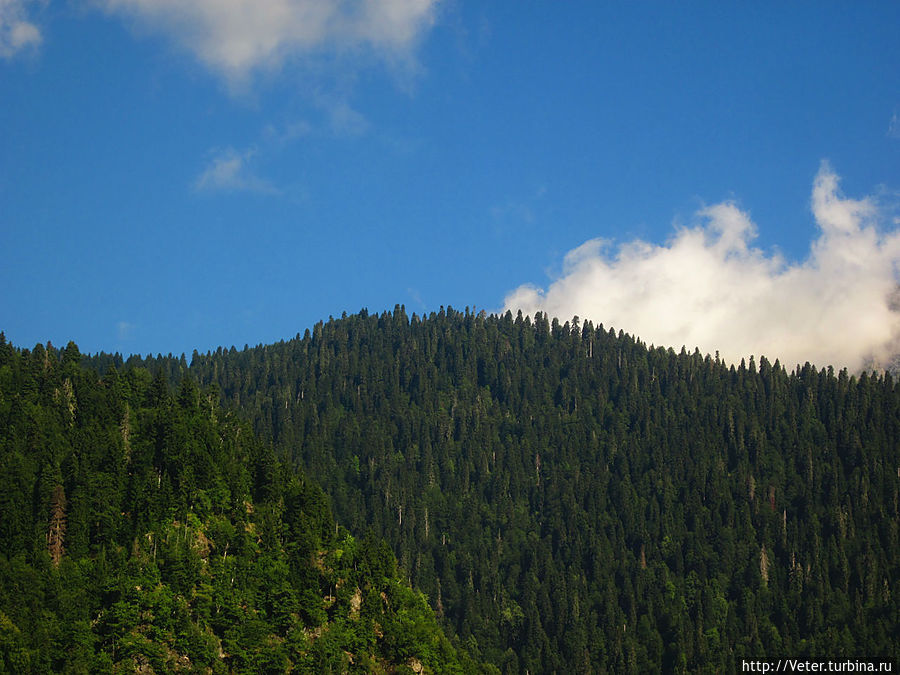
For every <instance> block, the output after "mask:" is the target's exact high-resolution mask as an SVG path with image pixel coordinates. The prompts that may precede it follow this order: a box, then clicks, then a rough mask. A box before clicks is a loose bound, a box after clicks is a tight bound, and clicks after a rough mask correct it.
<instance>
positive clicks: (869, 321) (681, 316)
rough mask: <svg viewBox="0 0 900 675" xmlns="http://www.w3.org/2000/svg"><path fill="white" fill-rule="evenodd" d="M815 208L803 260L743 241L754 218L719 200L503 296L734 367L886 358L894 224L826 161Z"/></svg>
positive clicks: (895, 329)
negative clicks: (677, 225)
mask: <svg viewBox="0 0 900 675" xmlns="http://www.w3.org/2000/svg"><path fill="white" fill-rule="evenodd" d="M812 212H813V215H814V217H815V220H816V222H817V224H818V226H819V228H820V234H819V236H818V238H817V239H816V240H815V241H813V242H812V244H811V246H810V250H809V254H808V256H807V258H806V259H805V260H804V261H802V262H797V263H787V262H785V261H784V260H783V259H782V258H781V257H780V256H778V255H777V254H767V253H765V252H763V251H762V250H760V249H759V248H754V247H753V246H751V242H752V240H753V238H754V237H755V236H756V228H755V226H754V224H753V223H752V221H751V220H750V218H749V216H748V215H747V214H746V213H744V212H743V211H741V210H740V209H739V208H738V207H737V206H736V205H735V204H733V203H731V202H724V203H721V204H717V205H714V206H710V207H708V208H705V209H703V210H702V211H700V212H699V213H698V217H699V218H700V221H701V222H700V223H698V224H697V225H695V226H693V227H687V228H681V229H678V230H677V231H676V232H675V234H674V236H673V238H672V239H671V240H670V241H669V242H668V243H666V244H665V245H662V246H659V245H655V244H650V243H646V242H643V241H633V242H630V243H627V244H624V245H621V246H619V247H618V250H616V251H613V250H612V246H611V245H610V244H609V243H607V242H605V241H603V240H599V239H595V240H591V241H588V242H586V243H584V244H582V245H581V246H579V247H578V248H576V249H574V250H573V251H571V252H570V253H569V254H568V255H567V256H566V257H565V260H564V265H563V272H562V275H561V276H560V278H558V279H556V280H555V281H553V282H552V283H551V284H550V286H549V288H547V289H546V290H543V289H540V288H535V287H533V286H521V287H519V288H517V289H516V290H514V291H512V292H511V293H510V294H509V295H508V296H507V297H506V298H505V301H504V303H505V306H506V307H507V308H509V309H512V310H514V311H515V310H516V309H522V311H523V312H526V313H529V314H533V313H534V312H536V311H543V312H546V313H547V314H549V315H551V316H556V317H559V318H560V319H571V318H572V317H573V316H576V315H577V316H579V317H581V318H582V319H590V320H592V321H593V322H595V323H603V324H604V325H605V326H606V327H611V326H612V327H615V328H616V329H622V330H625V331H627V332H629V333H632V334H634V335H636V336H638V337H640V338H641V339H642V340H645V341H646V342H648V343H654V344H657V345H663V346H667V347H668V346H671V347H675V348H676V349H679V348H680V347H681V346H682V345H685V346H687V347H688V349H693V348H694V347H699V348H700V349H701V351H703V352H705V353H712V352H715V351H719V352H720V353H721V355H722V357H723V358H725V359H726V360H728V361H731V362H737V361H739V360H740V359H741V358H744V357H748V356H750V355H757V356H759V355H765V356H766V357H767V358H769V359H770V360H773V361H774V360H775V359H776V358H779V359H781V361H782V363H784V364H785V365H786V366H787V367H793V365H795V364H798V363H799V364H802V363H805V362H806V361H810V362H811V363H815V364H817V365H819V366H824V365H827V364H832V365H835V366H838V367H842V366H846V367H848V368H850V369H852V370H857V369H860V368H862V367H864V366H866V365H869V364H872V363H873V362H875V363H879V364H885V365H886V364H887V363H888V362H889V361H890V360H891V359H892V357H893V356H895V355H897V354H898V353H900V313H898V311H897V307H896V304H897V288H898V280H897V273H898V268H900V231H897V230H893V231H889V232H881V231H879V229H878V228H877V221H878V220H879V218H880V215H881V214H880V213H879V210H878V209H877V208H876V206H875V204H874V202H873V201H872V200H871V199H862V200H854V199H848V198H845V197H843V196H842V195H841V194H840V192H839V190H838V177H837V176H836V175H835V174H834V172H833V171H832V170H831V168H830V167H829V166H828V165H827V164H826V163H823V164H822V167H821V169H820V170H819V173H818V175H817V176H816V179H815V182H814V185H813V190H812ZM882 220H884V219H882ZM894 225H896V223H894Z"/></svg>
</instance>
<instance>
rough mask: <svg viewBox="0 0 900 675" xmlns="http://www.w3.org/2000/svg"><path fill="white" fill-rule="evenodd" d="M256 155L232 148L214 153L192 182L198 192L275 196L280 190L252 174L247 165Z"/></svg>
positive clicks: (251, 150) (250, 151) (248, 151)
mask: <svg viewBox="0 0 900 675" xmlns="http://www.w3.org/2000/svg"><path fill="white" fill-rule="evenodd" d="M255 154H256V150H255V149H253V148H251V149H250V150H245V151H244V152H238V151H237V150H235V149H234V148H225V149H224V150H219V151H216V152H215V153H214V154H213V156H212V159H211V160H210V162H209V164H208V165H207V167H206V168H205V169H204V170H203V172H202V173H201V174H200V175H199V176H198V177H197V179H196V180H195V181H194V189H195V190H196V191H198V192H255V193H258V194H264V195H277V194H280V190H278V188H276V187H275V186H274V185H272V184H271V183H270V182H268V181H266V180H263V179H262V178H260V177H258V176H257V175H255V174H254V173H253V171H252V170H251V168H250V166H249V163H250V161H251V160H252V158H253V157H254V155H255Z"/></svg>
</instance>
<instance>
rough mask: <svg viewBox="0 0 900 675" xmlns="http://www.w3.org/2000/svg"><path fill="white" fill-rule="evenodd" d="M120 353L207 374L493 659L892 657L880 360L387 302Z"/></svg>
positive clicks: (890, 492) (611, 666)
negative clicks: (647, 340)
mask: <svg viewBox="0 0 900 675" xmlns="http://www.w3.org/2000/svg"><path fill="white" fill-rule="evenodd" d="M92 362H93V364H94V365H95V366H96V367H98V368H101V369H104V368H108V367H110V366H113V365H118V366H119V367H121V366H122V365H123V364H121V359H120V358H118V357H115V356H110V355H98V356H96V357H94V358H93V359H92ZM132 363H133V364H135V365H141V366H144V367H146V368H149V369H150V370H153V369H157V368H158V369H161V370H162V371H164V372H165V373H166V374H167V376H168V377H169V378H170V379H171V380H172V381H173V382H177V381H180V379H181V378H182V377H183V376H184V374H185V373H189V374H190V375H191V376H192V377H193V378H194V379H196V380H197V381H198V383H200V384H201V385H202V386H204V387H214V388H215V390H217V391H218V392H219V395H220V397H221V399H222V400H223V402H224V404H225V405H226V407H227V408H228V409H229V410H232V411H234V412H235V414H236V415H239V416H241V417H244V418H246V419H248V420H251V421H252V424H253V427H254V429H255V431H256V433H257V434H259V436H260V437H261V438H263V439H271V441H272V442H273V443H274V444H275V447H276V448H277V449H278V451H279V452H280V453H283V454H284V455H285V456H289V457H292V458H293V460H294V461H295V463H296V464H297V465H298V466H300V467H302V468H303V470H305V471H306V472H308V473H309V474H310V475H314V476H315V477H316V479H317V480H318V481H319V482H320V483H321V485H322V487H323V488H324V490H325V491H326V493H327V494H328V495H329V497H330V499H331V502H332V505H333V510H334V514H335V517H336V519H337V521H338V522H339V523H340V524H341V525H342V526H343V527H346V528H347V529H348V530H349V531H350V532H352V533H354V535H356V536H359V535H360V533H366V532H368V533H371V534H372V536H377V537H383V538H385V539H386V540H387V541H388V542H389V543H390V546H391V547H392V549H393V551H394V553H395V555H396V556H397V559H398V561H399V564H400V568H401V570H403V573H404V574H406V575H408V579H409V580H410V582H411V583H412V585H413V587H415V588H416V589H418V590H419V591H421V592H422V593H424V594H425V596H426V597H427V598H428V601H429V603H430V604H431V606H432V608H433V609H434V611H435V612H436V613H437V615H438V616H439V617H440V619H441V621H442V622H443V625H444V626H445V627H446V628H447V629H448V630H449V631H450V632H451V633H452V634H453V635H455V636H456V638H457V639H459V640H460V641H461V642H462V643H463V644H465V645H466V646H467V648H468V650H469V652H470V653H472V654H473V655H475V656H476V657H477V658H480V659H484V660H487V661H489V662H490V663H493V664H495V665H496V666H497V667H498V668H500V669H501V671H502V672H509V673H525V672H529V673H553V672H557V673H563V672H580V673H588V672H603V671H610V672H653V671H659V670H662V671H667V672H678V671H681V672H699V671H705V672H732V671H734V670H735V669H736V668H737V667H739V666H740V663H741V659H743V658H760V657H766V656H768V657H775V658H777V657H779V656H792V657H820V658H837V657H865V656H870V657H871V656H884V657H891V658H893V659H897V657H898V649H900V647H898V640H897V635H898V634H900V621H898V619H900V588H898V585H900V555H898V551H900V541H898V526H900V504H898V501H900V498H898V495H900V391H898V388H897V385H896V384H895V382H894V380H893V378H892V376H891V375H890V374H877V373H862V374H859V375H856V374H848V373H847V372H845V371H840V372H834V371H833V370H832V369H830V368H827V369H817V368H815V367H813V366H811V365H809V364H805V365H802V366H800V365H790V366H788V368H789V370H788V369H786V368H785V367H784V366H783V365H782V364H780V363H778V362H777V361H776V362H775V363H770V362H769V361H768V360H766V359H765V358H763V357H759V358H758V360H756V359H754V358H752V357H751V358H749V359H748V360H747V362H742V363H740V364H739V365H736V366H732V365H728V364H725V363H723V362H722V361H720V360H719V359H718V358H717V357H716V356H708V355H702V354H700V353H699V352H697V351H694V352H688V351H686V350H684V349H682V350H681V351H674V350H672V349H664V348H660V347H652V346H647V345H646V344H644V343H642V342H641V341H639V340H637V339H635V338H634V337H631V336H629V335H627V334H623V333H621V332H619V333H616V332H615V331H613V330H608V329H605V328H604V327H603V326H594V325H592V324H591V323H589V322H584V323H583V324H582V323H581V322H579V321H578V320H577V318H576V319H574V320H573V321H570V322H566V323H560V322H559V321H557V320H552V321H551V320H549V319H548V318H547V317H545V316H542V315H537V316H536V317H534V318H530V317H523V316H521V315H519V316H513V315H511V314H509V313H507V314H505V315H503V316H485V315H484V314H483V313H475V312H470V311H469V310H466V311H465V312H459V311H455V310H452V309H446V310H444V309H442V310H441V311H440V312H438V313H433V314H431V315H429V316H427V317H424V318H423V317H417V316H415V315H413V316H411V317H410V316H408V315H407V314H406V312H405V310H404V308H402V307H399V306H398V307H397V308H395V310H394V311H393V312H387V313H382V314H380V315H376V314H368V313H367V312H365V311H363V312H361V313H359V314H357V315H353V316H343V317H341V318H340V319H336V320H335V319H333V320H329V321H328V322H326V323H320V324H318V325H316V326H315V327H314V328H313V329H312V330H311V331H307V332H306V333H305V334H304V335H302V336H301V335H298V336H297V337H296V338H295V339H292V340H289V341H285V342H280V343H278V344H273V345H267V346H258V347H255V348H244V349H243V350H236V349H234V348H232V349H219V350H217V351H216V352H214V353H207V354H199V353H194V354H193V356H192V358H191V359H190V363H188V361H187V359H184V358H181V359H178V358H171V357H168V358H165V357H160V358H152V359H151V358H146V359H138V358H134V359H132Z"/></svg>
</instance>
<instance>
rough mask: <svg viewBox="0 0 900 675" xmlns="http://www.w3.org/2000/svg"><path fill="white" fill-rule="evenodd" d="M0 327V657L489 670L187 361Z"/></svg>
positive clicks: (85, 667) (37, 664)
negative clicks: (29, 338)
mask: <svg viewBox="0 0 900 675" xmlns="http://www.w3.org/2000/svg"><path fill="white" fill-rule="evenodd" d="M81 361H82V357H81V355H80V354H79V352H78V349H77V347H76V346H75V345H73V344H71V343H70V344H69V346H68V347H66V348H65V349H64V350H62V351H57V350H56V349H54V348H53V347H52V346H50V345H48V346H46V347H44V346H42V345H37V346H36V347H35V348H34V349H33V350H30V351H29V350H18V349H14V348H13V347H12V346H11V345H9V344H8V343H7V342H6V340H5V338H4V337H3V335H2V334H0V673H14V674H16V675H20V674H23V673H131V672H139V673H173V672H196V673H231V672H233V673H286V672H303V673H343V672H374V673H422V672H425V673H428V672H433V673H441V672H444V673H469V672H496V671H495V669H493V668H491V667H487V668H484V667H482V666H481V665H479V664H477V663H476V662H474V661H473V660H472V659H471V658H470V657H469V656H468V654H466V653H465V651H463V650H461V649H458V648H457V647H455V646H453V645H452V644H451V642H450V641H449V640H448V639H447V638H446V637H445V636H444V634H443V632H442V631H441V628H440V627H439V625H438V622H437V620H436V618H435V616H434V614H433V612H432V610H431V609H430V608H429V607H428V605H427V602H426V600H425V598H424V597H423V596H422V594H421V593H418V592H416V591H413V590H412V589H411V588H410V587H409V585H408V583H407V581H406V580H405V579H404V578H403V577H402V576H401V575H400V574H399V573H398V570H397V566H396V559H395V557H394V555H393V553H392V552H391V551H390V548H389V547H388V546H387V544H386V543H385V542H384V541H381V540H378V539H375V538H372V537H360V538H357V537H354V536H353V535H352V534H351V533H350V532H349V531H348V530H347V529H345V528H341V527H339V526H336V525H335V523H334V520H333V518H332V515H331V512H330V509H329V506H328V500H327V498H326V497H325V495H324V494H323V492H322V490H321V489H320V488H319V487H318V486H317V485H315V484H314V483H313V482H311V481H310V480H308V479H307V478H306V476H305V475H304V474H303V472H300V471H298V470H296V469H295V468H293V467H291V466H290V465H289V464H288V463H284V462H282V461H280V460H279V458H278V457H277V456H276V453H275V451H274V450H273V448H272V445H271V444H270V443H266V442H265V441H262V440H260V439H258V438H257V437H255V436H254V435H253V433H252V430H251V429H250V428H249V426H248V424H247V423H246V422H242V421H240V420H239V419H238V418H237V416H236V415H235V414H234V413H231V412H224V411H222V410H221V409H220V407H219V401H218V400H217V393H216V392H215V391H214V390H204V389H200V388H198V387H197V386H196V384H195V383H194V381H193V380H192V379H191V377H190V376H185V377H183V378H182V379H181V380H180V383H179V385H178V387H177V388H176V389H174V390H172V389H171V388H170V385H169V383H168V382H167V380H166V376H165V373H163V371H161V370H160V371H158V373H157V374H156V376H154V375H152V374H151V373H150V372H149V371H147V370H146V369H143V368H140V367H126V368H123V369H121V371H120V370H118V369H116V368H106V369H105V373H104V374H103V375H102V377H101V376H100V375H99V374H98V373H97V372H96V371H95V370H92V369H90V368H86V367H84V366H82V365H80V362H81Z"/></svg>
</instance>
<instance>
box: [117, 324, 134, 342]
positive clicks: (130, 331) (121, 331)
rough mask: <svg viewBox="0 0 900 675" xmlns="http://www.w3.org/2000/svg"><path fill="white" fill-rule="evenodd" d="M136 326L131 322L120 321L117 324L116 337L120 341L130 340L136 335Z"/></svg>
mask: <svg viewBox="0 0 900 675" xmlns="http://www.w3.org/2000/svg"><path fill="white" fill-rule="evenodd" d="M134 327H135V326H134V324H133V323H131V322H129V321H119V322H118V323H117V324H116V335H118V337H119V340H130V339H131V338H132V336H133V335H134Z"/></svg>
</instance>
